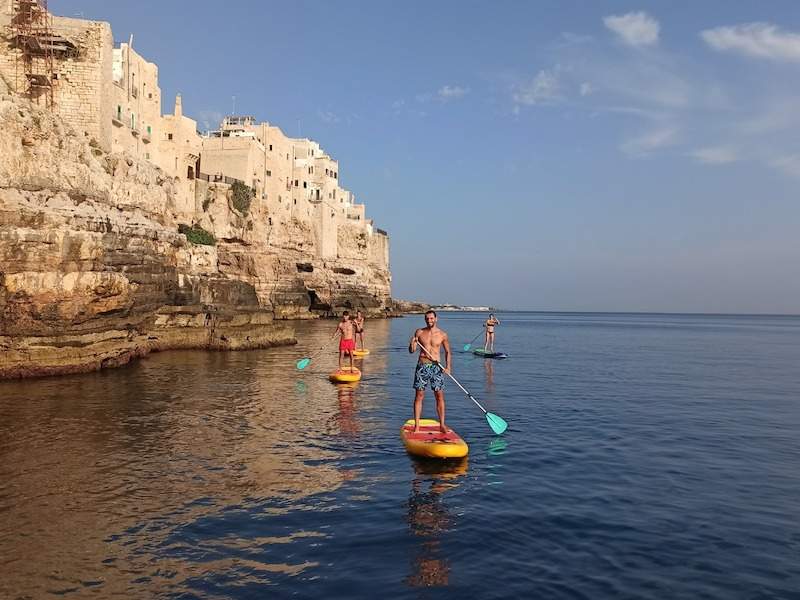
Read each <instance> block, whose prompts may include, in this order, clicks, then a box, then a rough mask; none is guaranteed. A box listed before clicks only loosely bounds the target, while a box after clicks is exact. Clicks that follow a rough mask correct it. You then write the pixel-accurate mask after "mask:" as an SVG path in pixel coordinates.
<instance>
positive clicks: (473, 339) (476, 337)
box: [467, 331, 483, 346]
mask: <svg viewBox="0 0 800 600" xmlns="http://www.w3.org/2000/svg"><path fill="white" fill-rule="evenodd" d="M482 335H483V331H481V332H480V333H479V334H478V335H476V336H475V337H474V338H472V339H471V340H470V341H469V344H467V346H471V345H472V342H474V341H475V340H477V339H478V338H479V337H481V336H482Z"/></svg>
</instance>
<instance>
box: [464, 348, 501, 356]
mask: <svg viewBox="0 0 800 600" xmlns="http://www.w3.org/2000/svg"><path fill="white" fill-rule="evenodd" d="M472 353H473V354H474V355H475V356H480V357H482V358H508V354H506V353H505V352H486V350H484V349H483V348H476V349H475V350H473V351H472Z"/></svg>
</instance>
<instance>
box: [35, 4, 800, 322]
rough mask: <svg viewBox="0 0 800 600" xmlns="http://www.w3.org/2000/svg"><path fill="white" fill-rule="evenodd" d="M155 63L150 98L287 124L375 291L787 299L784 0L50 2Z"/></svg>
mask: <svg viewBox="0 0 800 600" xmlns="http://www.w3.org/2000/svg"><path fill="white" fill-rule="evenodd" d="M50 9H51V11H53V12H54V13H55V14H60V15H65V16H79V17H83V18H87V19H95V20H104V21H109V22H110V23H111V24H112V27H113V31H114V37H115V40H116V41H117V42H123V41H124V42H127V41H128V39H129V36H130V35H131V34H133V36H134V48H135V49H136V50H137V52H139V54H141V55H143V56H144V57H145V58H146V59H148V60H150V61H152V62H155V63H156V64H158V66H159V78H160V86H161V90H162V97H163V99H164V100H163V106H162V112H165V113H171V112H172V102H173V99H174V96H175V94H176V93H181V94H182V98H183V107H184V113H185V114H186V115H187V116H190V117H192V118H195V119H197V120H198V122H199V124H200V127H202V128H212V127H214V126H215V125H217V124H218V122H219V120H220V118H221V117H222V116H223V115H225V114H229V113H231V112H233V111H234V110H235V112H236V113H238V114H251V115H254V116H256V117H257V118H258V119H259V120H263V121H268V122H270V123H273V124H276V125H278V126H280V127H281V128H282V129H283V130H284V132H285V133H287V134H288V135H290V136H295V137H297V136H302V137H310V138H312V139H314V140H316V141H318V142H319V143H320V144H321V145H322V147H323V148H324V149H325V150H326V151H327V152H328V153H329V154H330V155H332V156H333V157H334V158H336V159H337V160H338V161H339V165H340V181H341V184H342V185H343V186H344V187H346V188H347V189H349V190H351V191H353V192H354V193H355V194H356V197H357V200H358V201H359V202H364V203H365V204H366V207H367V216H368V218H373V219H374V220H375V225H376V226H377V227H380V228H382V229H385V230H387V231H388V232H389V235H390V244H391V268H392V274H393V282H392V292H393V296H395V297H397V298H402V299H408V300H418V301H423V302H429V303H455V304H462V305H491V306H495V307H498V308H501V309H518V310H524V309H530V310H565V311H643V312H650V311H652V312H720V313H780V314H798V313H800V2H797V1H796V0H763V1H759V2H755V1H753V2H730V1H729V0H704V1H703V2H689V1H660V2H623V1H615V0H609V1H599V0H598V1H595V2H585V1H583V0H536V1H534V0H502V1H498V0H484V1H480V2H479V1H475V0H436V1H435V2H431V1H429V0H425V1H421V0H405V1H403V2H395V1H391V0H369V1H367V0H337V1H335V2H331V1H329V0H292V1H288V2H287V1H284V2H280V3H279V2H272V1H263V0H259V1H256V0H252V1H247V0H227V1H226V2H224V3H222V2H219V1H216V0H193V1H189V0H168V1H166V0H158V1H156V0H139V1H137V2H121V1H109V0H50Z"/></svg>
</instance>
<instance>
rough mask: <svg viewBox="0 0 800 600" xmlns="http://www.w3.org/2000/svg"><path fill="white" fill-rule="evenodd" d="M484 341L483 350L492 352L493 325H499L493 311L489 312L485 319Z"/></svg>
mask: <svg viewBox="0 0 800 600" xmlns="http://www.w3.org/2000/svg"><path fill="white" fill-rule="evenodd" d="M484 325H485V326H486V341H485V342H484V343H483V351H484V352H494V326H495V325H500V320H499V319H498V318H497V317H495V316H494V313H489V318H488V319H486V323H484Z"/></svg>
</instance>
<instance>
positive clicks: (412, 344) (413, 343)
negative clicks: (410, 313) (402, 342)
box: [408, 329, 419, 354]
mask: <svg viewBox="0 0 800 600" xmlns="http://www.w3.org/2000/svg"><path fill="white" fill-rule="evenodd" d="M418 335H419V329H417V330H416V331H415V332H414V335H413V336H411V340H409V342H408V352H409V354H414V352H416V351H417V336H418Z"/></svg>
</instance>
